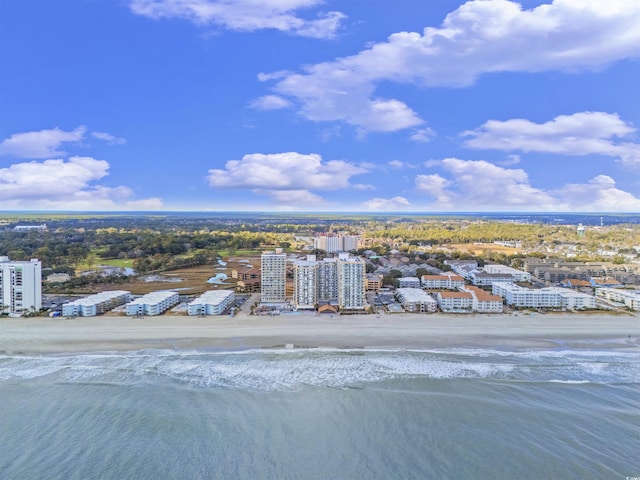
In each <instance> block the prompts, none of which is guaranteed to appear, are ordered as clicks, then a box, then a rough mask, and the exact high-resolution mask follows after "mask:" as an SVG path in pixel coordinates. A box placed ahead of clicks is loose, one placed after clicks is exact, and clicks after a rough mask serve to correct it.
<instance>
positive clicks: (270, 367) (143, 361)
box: [0, 348, 640, 391]
mask: <svg viewBox="0 0 640 480" xmlns="http://www.w3.org/2000/svg"><path fill="white" fill-rule="evenodd" d="M42 378H46V379H47V380H49V381H54V382H69V383H107V384H117V385H128V384H131V385H133V384H141V383H142V384H154V383H161V382H167V381H168V382H178V383H182V384H186V385H189V386H194V387H202V388H216V387H222V388H239V389H249V390H258V391H273V390H291V389H297V388H301V387H304V386H318V387H320V386H322V387H332V388H350V387H359V386H364V385H367V384H371V383H377V382H383V381H387V380H393V379H402V378H423V379H439V380H444V379H463V378H469V379H490V380H492V379H493V380H500V381H505V382H512V381H515V382H552V383H561V384H588V383H597V384H635V383H640V353H635V352H611V351H593V350H588V351H575V350H571V351H568V350H562V351H527V352H506V351H496V350H469V349H451V350H370V349H306V348H305V349H265V350H248V351H239V352H211V351H179V350H140V351H136V352H103V353H83V354H73V355H43V356H23V355H21V356H12V355H0V382H11V381H18V380H23V381H24V380H27V381H32V380H33V381H35V380H36V379H42Z"/></svg>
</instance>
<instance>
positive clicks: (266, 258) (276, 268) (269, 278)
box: [260, 248, 287, 303]
mask: <svg viewBox="0 0 640 480" xmlns="http://www.w3.org/2000/svg"><path fill="white" fill-rule="evenodd" d="M286 260H287V255H286V254H285V253H283V252H282V249H281V248H277V249H276V251H275V252H264V253H263V254H262V256H261V264H262V277H261V285H260V286H261V291H262V293H261V302H262V303H284V302H285V301H286V299H287V297H286V282H287V269H286Z"/></svg>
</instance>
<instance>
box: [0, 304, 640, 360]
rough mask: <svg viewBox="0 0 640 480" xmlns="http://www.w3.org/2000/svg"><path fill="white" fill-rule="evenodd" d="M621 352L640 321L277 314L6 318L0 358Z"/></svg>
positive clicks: (634, 339) (575, 316)
mask: <svg viewBox="0 0 640 480" xmlns="http://www.w3.org/2000/svg"><path fill="white" fill-rule="evenodd" d="M278 346H280V347H281V346H288V347H292V346H293V347H337V348H346V347H381V348H384V347H393V348H398V347H400V348H403V347H404V348H453V347H463V348H496V349H511V348H515V349H520V348H624V349H634V350H640V316H639V315H604V314H601V315H600V314H579V313H572V314H529V315H527V314H518V315H450V314H430V315H417V314H398V315H385V314H382V315H352V316H339V315H334V316H321V315H282V316H274V317H269V316H263V317H259V316H249V315H244V314H240V315H237V316H236V317H233V318H231V317H228V316H210V317H204V318H201V317H189V316H159V317H145V318H132V317H122V316H100V317H87V318H82V317H80V318H74V319H65V318H7V319H2V320H0V353H5V354H29V353H61V352H84V351H112V350H139V349H144V348H176V349H190V348H220V349H244V348H269V347H278Z"/></svg>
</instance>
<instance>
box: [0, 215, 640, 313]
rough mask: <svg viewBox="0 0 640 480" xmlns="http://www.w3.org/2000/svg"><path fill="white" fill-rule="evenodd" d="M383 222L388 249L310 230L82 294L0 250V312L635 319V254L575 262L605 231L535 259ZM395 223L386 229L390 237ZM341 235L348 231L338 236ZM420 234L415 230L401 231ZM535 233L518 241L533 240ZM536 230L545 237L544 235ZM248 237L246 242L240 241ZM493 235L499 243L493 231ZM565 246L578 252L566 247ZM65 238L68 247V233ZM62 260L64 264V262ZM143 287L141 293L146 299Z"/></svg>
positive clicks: (519, 245) (558, 244)
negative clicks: (194, 276) (194, 277)
mask: <svg viewBox="0 0 640 480" xmlns="http://www.w3.org/2000/svg"><path fill="white" fill-rule="evenodd" d="M85 223H86V224H88V222H85ZM256 223H260V222H256ZM389 223H390V222H387V223H386V225H385V229H386V231H387V236H386V237H384V238H382V237H381V234H380V232H379V231H378V232H374V233H375V235H372V234H371V231H370V232H367V231H365V230H364V228H363V227H361V226H358V228H355V227H354V228H351V229H350V230H351V231H346V230H336V229H332V230H329V231H324V230H319V229H318V228H315V231H313V232H312V234H303V233H308V232H304V231H298V232H296V233H295V234H293V235H289V236H287V237H285V238H286V239H287V240H290V241H288V242H286V241H282V237H272V238H271V240H270V242H266V241H264V240H265V238H260V240H263V241H261V242H259V243H257V244H254V245H252V246H253V247H254V248H253V249H252V250H251V251H248V252H246V254H245V255H243V253H244V252H242V251H238V250H237V249H233V248H231V249H227V252H223V253H226V255H220V252H219V251H218V252H216V254H214V255H209V256H207V255H206V254H204V253H203V250H200V251H199V252H198V253H197V254H195V255H200V257H204V260H203V261H202V262H201V263H202V264H200V265H197V266H190V267H185V268H183V269H181V270H180V269H175V268H174V269H168V268H167V269H166V270H165V269H162V268H156V269H155V270H154V271H152V272H145V273H141V272H136V271H135V270H134V268H131V267H136V266H137V267H144V265H145V263H144V262H150V261H151V260H150V259H149V258H147V257H144V256H142V255H140V257H139V258H137V259H136V260H135V261H130V262H128V263H127V262H126V261H125V262H122V263H121V265H131V267H123V266H113V265H112V266H109V265H108V264H107V265H102V266H101V268H102V271H100V273H98V274H97V275H98V277H99V278H101V283H98V284H94V285H92V286H89V289H87V288H86V285H84V286H82V287H74V285H77V284H74V277H75V278H76V279H81V278H83V277H84V278H90V277H89V276H90V275H94V277H95V275H96V274H95V272H92V271H89V272H86V271H84V272H77V273H76V272H75V271H73V270H71V269H69V268H55V267H54V268H52V266H51V265H46V264H45V265H44V266H43V261H42V260H40V259H38V258H36V257H34V258H23V259H21V258H13V255H12V256H11V257H10V256H9V255H6V253H8V252H1V251H0V253H2V254H3V255H0V300H1V304H2V307H1V308H0V311H1V312H2V315H5V316H11V317H19V316H48V317H52V318H55V317H63V318H72V317H91V316H97V315H104V314H107V313H108V314H109V315H122V316H135V317H142V316H157V315H190V316H200V317H204V316H215V315H231V316H233V315H237V314H238V313H241V312H243V313H245V314H250V315H258V316H264V315H267V316H275V315H291V316H296V315H301V314H306V315H310V314H311V315H331V316H333V315H341V316H342V315H353V314H372V315H373V314H375V315H381V314H383V315H391V314H401V313H413V314H416V313H417V314H432V313H436V312H440V313H447V314H472V313H474V314H476V313H477V314H501V313H512V314H514V315H517V314H518V313H519V312H520V313H523V312H524V313H526V312H536V313H548V312H596V313H597V312H602V313H621V312H634V311H639V310H640V253H639V252H640V246H638V245H633V244H628V245H627V244H624V243H623V244H618V245H617V246H615V247H614V246H611V245H609V246H606V245H601V246H599V247H598V248H597V251H596V252H594V253H597V254H598V260H589V259H587V260H582V259H580V258H576V257H577V254H576V252H577V250H578V249H579V248H583V247H581V245H585V242H584V241H582V242H581V240H584V239H585V238H588V237H587V235H589V234H590V233H591V232H595V234H600V235H602V233H603V231H604V230H605V229H604V228H603V226H602V225H597V224H596V225H595V226H593V227H585V226H584V225H583V224H582V223H579V224H578V225H577V226H564V227H563V228H564V231H563V235H564V237H565V238H563V240H562V241H560V240H558V237H557V234H556V236H554V237H553V239H552V240H551V241H550V242H546V241H545V239H544V238H542V241H540V242H539V245H538V246H537V248H531V242H530V241H528V240H527V239H525V238H500V239H494V240H493V241H491V242H488V241H482V242H479V241H473V242H466V243H464V242H461V243H458V244H453V243H451V242H446V243H436V242H433V241H432V242H428V241H413V240H410V241H405V240H403V239H401V238H400V237H399V236H398V235H397V234H396V233H394V234H393V235H394V237H393V239H391V236H390V235H389V234H388V232H389V230H390V229H389ZM398 223H399V222H398ZM398 223H396V224H393V225H392V227H393V228H397V225H398ZM450 223H451V222H450V221H449V225H450ZM601 223H602V220H601ZM346 224H347V222H346V221H343V224H342V225H341V226H342V227H344V226H345V225H346ZM264 225H265V222H261V226H260V228H261V229H262V230H263V231H264V230H265V228H268V227H265V226H264ZM472 225H476V224H472ZM506 225H507V227H505V228H512V227H513V226H511V227H509V224H506ZM489 226H490V227H491V228H494V229H496V228H497V227H495V225H491V224H490V223H489ZM3 227H4V230H3V231H4V233H5V235H6V236H9V235H13V237H12V238H31V239H32V240H33V241H34V242H35V239H37V238H38V236H43V237H47V236H48V235H49V234H50V227H48V226H47V224H46V223H35V222H31V223H18V222H14V223H13V224H12V223H11V222H9V221H7V220H4V221H3ZM418 227H420V223H417V225H414V226H410V227H409V228H408V229H407V231H411V229H413V230H416V229H417V228H418ZM531 227H532V226H531V225H529V226H526V228H525V229H524V230H523V229H521V231H522V232H529V231H530V230H531ZM535 227H536V226H535V225H534V226H533V229H534V230H535ZM538 227H539V228H538V230H539V231H540V232H542V233H544V232H545V231H550V230H549V229H546V230H545V228H543V227H542V226H538ZM0 228H1V227H0ZM82 228H83V229H85V228H86V227H84V226H83V227H82ZM458 228H459V229H460V230H461V231H463V230H465V229H469V222H468V221H467V220H463V221H458ZM476 228H477V227H476ZM287 229H288V228H287ZM625 229H626V231H627V232H631V233H632V235H629V238H631V240H633V239H635V238H636V237H634V235H636V236H637V232H638V228H637V225H635V226H633V225H632V226H628V225H626V226H622V227H620V226H616V228H615V229H611V231H609V232H605V233H607V234H608V235H609V236H610V237H611V238H618V236H619V232H618V231H620V230H622V231H623V232H624V231H625ZM74 230H75V231H78V230H79V229H78V228H77V227H76V228H75V229H74ZM121 230H123V229H121ZM230 230H233V229H230ZM271 230H273V231H276V230H277V229H276V228H271ZM556 230H557V228H556V229H555V230H554V232H555V231H556ZM3 231H0V238H2V235H3V233H2V232H3ZM60 231H63V230H62V228H60V227H59V228H58V232H60ZM590 231H591V232H590ZM208 234H209V236H213V235H215V233H213V232H208ZM243 234H246V232H242V231H240V232H238V233H237V235H243ZM483 235H484V236H486V234H483ZM495 235H500V229H497V233H496V234H495ZM569 235H572V236H573V239H572V240H573V242H572V241H570V240H571V238H566V237H568V236H569ZM539 236H540V237H542V236H543V235H539ZM66 238H67V243H69V241H68V238H69V232H68V231H67V232H66ZM79 238H80V239H82V238H83V237H79ZM48 241H50V240H48ZM192 241H193V239H192ZM32 243H33V242H32ZM228 243H230V242H228ZM527 243H529V245H528V246H527ZM592 243H593V241H592ZM609 243H613V242H609ZM278 245H280V246H278ZM47 248H48V247H47ZM69 248H71V247H69ZM78 248H79V247H78ZM545 249H546V250H547V251H546V252H545V253H544V254H541V253H542V251H544V250H545ZM552 249H553V250H552ZM607 249H608V250H607ZM12 253H16V252H15V250H14V251H13V252H12ZM22 253H26V252H22ZM33 253H35V254H38V253H47V249H46V248H44V247H41V248H40V249H39V250H34V252H33ZM195 255H192V256H191V258H193V257H195ZM69 256H70V255H68V256H67V257H66V258H65V259H64V260H65V261H66V262H67V263H70V260H69ZM119 256H120V257H122V256H123V255H122V253H120V255H119ZM45 261H47V260H45ZM57 262H58V263H64V262H61V261H60V260H57ZM78 263H79V261H76V265H77V264H78ZM193 271H198V272H202V273H203V274H204V275H205V277H207V276H208V277H207V278H200V280H199V281H200V283H201V285H198V284H197V283H194V282H191V283H189V282H186V283H184V280H185V279H184V278H182V277H183V276H184V277H188V276H189V274H190V273H192V272H193ZM105 279H106V280H105ZM114 279H116V280H117V281H118V282H119V284H118V288H109V287H111V284H110V283H109V281H111V282H113V281H114ZM167 284H169V285H168V288H167ZM141 285H143V286H145V287H146V289H142V290H141V288H140V286H141ZM185 285H186V286H185ZM150 286H151V287H150ZM153 286H157V287H158V288H155V289H154V288H153Z"/></svg>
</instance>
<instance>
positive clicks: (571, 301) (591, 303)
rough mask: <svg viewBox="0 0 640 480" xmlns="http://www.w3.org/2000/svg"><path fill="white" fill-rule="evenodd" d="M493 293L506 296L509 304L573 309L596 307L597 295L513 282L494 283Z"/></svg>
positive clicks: (506, 301)
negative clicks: (532, 286)
mask: <svg viewBox="0 0 640 480" xmlns="http://www.w3.org/2000/svg"><path fill="white" fill-rule="evenodd" d="M492 293H493V294H494V295H499V296H501V297H502V298H504V300H505V303H506V304H507V305H510V306H513V307H531V308H567V309H571V310H582V309H594V308H596V299H595V297H593V296H591V295H588V294H586V293H580V292H575V291H572V290H569V289H566V288H558V287H548V288H540V289H533V288H525V287H521V286H519V285H515V284H513V283H494V284H493V286H492Z"/></svg>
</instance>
